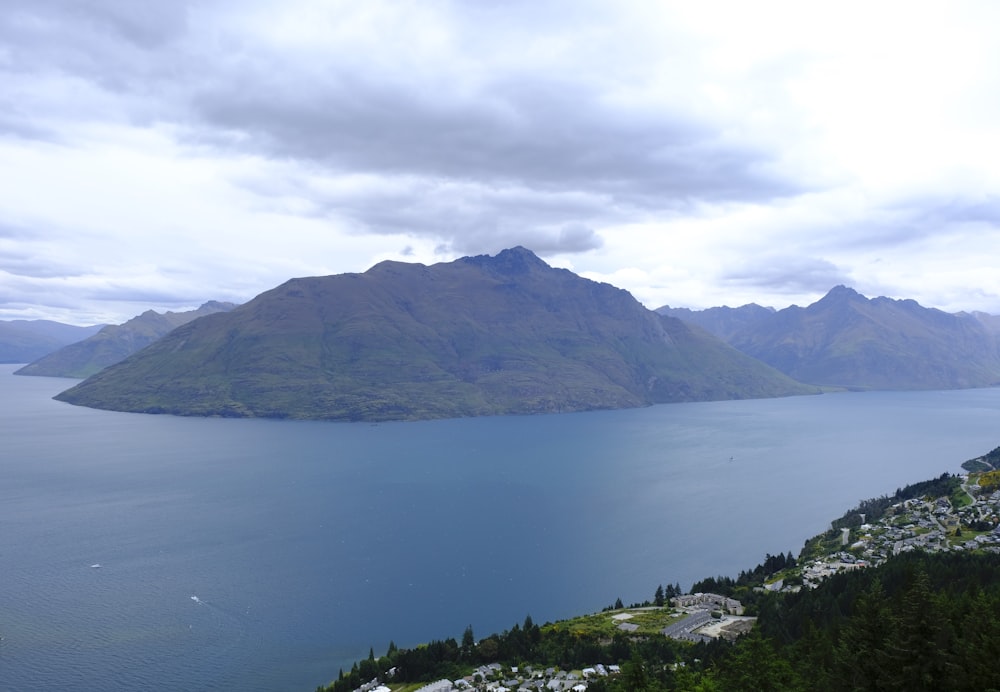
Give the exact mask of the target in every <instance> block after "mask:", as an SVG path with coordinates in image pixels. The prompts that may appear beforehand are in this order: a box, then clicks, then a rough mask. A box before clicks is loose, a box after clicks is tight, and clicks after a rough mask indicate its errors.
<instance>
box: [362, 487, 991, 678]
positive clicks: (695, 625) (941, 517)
mask: <svg viewBox="0 0 1000 692" xmlns="http://www.w3.org/2000/svg"><path fill="white" fill-rule="evenodd" d="M996 473H998V474H1000V472H996ZM954 479H955V480H957V481H958V484H957V486H956V488H955V492H953V493H952V494H951V495H950V496H947V497H944V496H942V497H932V496H931V495H926V496H923V497H917V498H909V499H905V500H901V501H899V502H894V503H891V504H888V505H887V506H885V507H884V509H881V511H880V514H881V516H879V517H878V518H877V519H876V520H871V521H869V517H868V516H866V515H865V514H862V513H858V517H859V519H860V523H858V524H857V525H856V526H847V527H842V528H839V529H831V531H830V532H828V535H827V537H826V538H827V540H826V541H825V542H823V541H821V542H820V543H819V544H818V545H821V546H822V547H823V549H824V550H823V554H821V555H819V556H814V557H810V558H809V559H805V558H804V557H803V558H802V559H800V561H799V562H798V563H797V564H795V565H794V566H791V567H789V568H787V569H784V570H781V572H780V573H779V574H776V575H772V576H771V577H770V578H768V579H767V580H766V582H765V584H764V585H763V586H759V587H756V589H755V590H758V591H771V592H782V591H785V592H794V591H798V590H800V589H803V588H806V589H811V588H815V587H816V586H818V585H819V583H820V582H822V581H824V580H825V579H827V578H829V577H830V576H832V575H834V574H837V573H839V572H844V571H850V570H857V569H864V568H867V567H875V566H878V565H881V564H882V563H884V562H885V561H886V560H889V559H891V558H892V557H893V556H897V555H901V554H903V553H907V552H912V551H915V550H920V551H925V552H928V553H935V552H941V551H984V552H993V553H998V554H1000V488H996V486H995V485H994V484H993V483H992V482H991V483H988V484H986V485H985V486H980V485H979V479H980V475H979V474H970V475H966V476H955V477H954ZM991 481H992V479H991ZM831 536H832V540H831ZM820 538H821V537H817V538H816V539H814V540H818V539H820ZM807 547H808V543H807ZM803 552H804V553H805V551H803ZM619 605H620V604H619ZM744 612H745V608H744V606H743V604H742V603H741V602H740V601H739V600H737V599H735V598H731V597H727V596H723V595H719V594H714V593H692V594H684V595H677V596H674V597H672V598H670V599H669V605H664V606H650V605H648V604H647V605H641V606H633V607H630V608H614V609H609V610H607V611H604V612H602V613H599V614H595V615H592V616H587V617H588V618H606V619H608V620H610V621H611V623H613V626H614V629H615V630H617V631H619V632H622V633H625V634H632V635H634V636H648V633H649V631H650V630H649V626H648V623H649V621H650V617H651V616H652V615H653V614H656V616H657V617H660V618H662V619H663V620H664V621H665V622H667V623H668V624H666V625H665V626H663V627H661V628H657V631H658V632H659V633H660V634H661V635H663V636H665V637H669V638H672V639H676V640H681V641H690V642H699V641H701V642H705V641H709V640H711V639H717V638H723V639H728V640H730V641H732V640H735V639H737V638H738V637H740V636H742V635H744V634H746V633H748V632H749V631H750V630H751V629H752V628H753V626H754V623H755V621H756V618H755V617H752V616H746V615H744ZM637 618H638V619H642V618H645V624H646V626H645V627H643V628H642V630H641V631H640V626H639V625H637V624H635V621H636V619H637ZM620 674H621V668H620V667H619V666H618V665H605V664H600V663H595V664H593V665H592V666H588V667H585V668H582V669H579V670H572V671H565V670H560V669H558V668H554V667H548V668H544V669H543V668H536V667H532V666H521V667H519V666H504V665H501V664H500V663H491V664H489V665H483V666H479V667H478V668H476V669H475V670H474V671H473V672H472V673H471V674H470V675H467V676H465V677H463V678H460V679H457V680H438V681H436V682H433V683H429V684H426V685H424V686H422V687H419V688H416V689H415V690H414V691H413V692H454V691H467V690H468V691H472V690H475V691H476V692H547V691H551V692H568V691H572V692H585V691H586V690H587V689H588V686H589V683H591V682H592V681H593V680H595V679H599V678H608V677H613V676H617V675H620ZM356 692H391V688H390V687H388V686H386V685H384V684H383V683H382V682H380V681H378V680H372V681H370V682H369V683H367V684H366V685H362V686H361V687H360V688H359V689H358V690H356Z"/></svg>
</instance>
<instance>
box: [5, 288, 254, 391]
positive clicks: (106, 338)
mask: <svg viewBox="0 0 1000 692" xmlns="http://www.w3.org/2000/svg"><path fill="white" fill-rule="evenodd" d="M234 307H236V305H235V304H233V303H221V302H219V301H215V300H211V301H209V302H207V303H205V304H203V305H202V306H201V307H199V308H198V309H197V310H188V311H186V312H165V313H162V314H161V313H158V312H155V311H153V310H147V311H146V312H144V313H142V314H141V315H138V316H136V317H133V318H132V319H130V320H129V321H128V322H125V323H124V324H115V325H108V326H106V327H104V328H102V329H101V330H100V331H99V332H97V333H96V334H93V335H92V336H88V337H87V338H85V339H83V340H82V341H77V342H76V343H72V344H69V345H68V346H64V347H63V348H60V349H59V350H57V351H54V352H52V353H48V354H47V355H44V356H41V357H39V358H38V359H37V360H35V361H34V362H32V363H29V364H28V365H26V366H24V367H23V368H21V369H20V370H18V371H16V372H15V373H14V374H15V375H45V376H48V377H77V378H81V379H82V378H85V377H90V376H91V375H93V374H94V373H96V372H99V371H101V370H103V369H104V368H106V367H108V366H109V365H114V364H115V363H118V362H120V361H122V360H125V358H127V357H128V356H130V355H132V354H133V353H135V352H136V351H139V350H140V349H142V348H145V347H146V346H148V345H149V344H151V343H153V342H154V341H156V340H157V339H159V338H160V337H162V336H164V335H166V334H167V333H169V332H170V331H171V330H173V329H175V328H176V327H179V326H181V325H182V324H187V323H188V322H190V321H191V320H194V319H197V318H198V317H202V316H204V315H211V314H213V313H216V312H226V311H229V310H232V309H233V308H234Z"/></svg>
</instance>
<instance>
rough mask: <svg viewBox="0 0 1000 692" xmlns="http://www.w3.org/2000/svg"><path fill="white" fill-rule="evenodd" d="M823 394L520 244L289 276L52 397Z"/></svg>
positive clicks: (245, 409) (314, 403) (596, 398)
mask: <svg viewBox="0 0 1000 692" xmlns="http://www.w3.org/2000/svg"><path fill="white" fill-rule="evenodd" d="M814 391H816V390H815V389H812V388H808V387H804V386H803V385H801V384H799V383H796V382H794V381H792V380H790V379H788V378H787V377H785V376H783V375H780V373H777V372H776V371H774V370H773V369H771V368H770V367H768V366H765V365H763V364H761V363H759V362H757V361H755V360H753V359H751V358H748V357H746V356H745V355H743V354H741V353H739V352H738V351H736V350H735V349H732V348H731V347H729V346H727V345H725V344H723V343H722V342H721V341H719V340H718V339H716V338H715V337H712V336H711V335H709V334H708V333H707V332H703V331H702V330H700V329H692V328H691V327H689V326H688V325H686V324H684V323H683V322H681V321H679V320H676V319H674V318H669V317H664V316H661V315H657V314H656V313H654V312H652V311H650V310H647V309H646V308H645V307H643V306H642V305H641V304H639V303H638V301H636V300H635V298H634V297H632V296H631V294H629V293H628V292H627V291H624V290H623V289H620V288H616V287H614V286H611V285H609V284H602V283H598V282H593V281H590V280H588V279H584V278H582V277H579V276H577V275H576V274H573V273H572V272H570V271H568V270H565V269H555V268H552V267H550V266H549V265H548V264H546V263H545V262H543V261H542V260H541V259H539V258H538V257H537V256H535V255H534V254H533V253H532V252H531V251H530V250H526V249H524V248H512V249H508V250H504V251H502V252H500V253H499V254H497V255H496V256H494V257H490V256H487V255H480V256H476V257H466V258H461V259H458V260H455V261H454V262H447V263H438V264H434V265H430V266H426V265H422V264H409V263H403V262H393V261H386V262H380V263H378V264H376V265H375V266H373V267H372V268H371V269H369V270H368V271H366V272H364V273H348V274H339V275H334V276H329V277H305V278H296V279H291V280H289V281H287V282H285V283H284V284H281V285H280V286H277V287H275V288H273V289H271V290H269V291H266V292H264V293H262V294H261V295H259V296H257V297H256V298H254V299H253V300H251V301H249V302H248V303H245V304H243V305H241V306H239V307H237V308H235V309H234V310H232V311H231V312H228V313H217V314H215V315H209V316H207V317H204V318H202V319H200V320H197V321H196V322H191V323H188V324H186V325H183V326H182V327H179V328H177V329H175V330H174V331H173V332H171V333H170V334H168V335H167V336H166V337H164V338H162V339H160V340H159V341H157V342H156V343H154V344H152V345H150V346H149V347H147V348H146V349H144V350H143V351H141V352H139V353H137V354H134V355H133V356H130V357H129V358H128V359H126V360H125V361H123V362H121V363H119V364H117V365H114V366H111V367H109V368H108V369H106V370H104V371H102V372H101V373H98V374H96V375H94V376H92V377H91V378H89V379H87V380H85V381H84V382H82V383H81V384H79V385H77V386H76V387H74V388H72V389H70V390H67V391H66V392H63V393H62V394H60V395H59V396H58V397H57V398H59V399H61V400H63V401H68V402H70V403H77V404H82V405H89V406H96V407H99V408H114V409H116V410H130V411H146V412H164V413H177V414H182V415H224V416H263V417H294V418H319V419H330V420H408V419H424V418H442V417H457V416H470V415H472V416H475V415H503V414H525V413H554V412H566V411H582V410H591V409H606V408H626V407H634V406H644V405H648V404H651V403H660V402H666V401H692V400H704V399H726V398H748V397H759V396H781V395H789V394H802V393H810V392H814Z"/></svg>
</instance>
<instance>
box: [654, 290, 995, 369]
mask: <svg viewBox="0 0 1000 692" xmlns="http://www.w3.org/2000/svg"><path fill="white" fill-rule="evenodd" d="M659 312H661V313H663V314H671V315H677V316H682V317H683V319H685V320H689V321H690V322H691V323H693V324H698V325H700V326H702V327H703V328H705V329H707V330H709V331H711V332H712V333H714V334H716V335H717V336H719V337H720V338H722V339H724V340H725V341H726V342H727V343H729V344H731V345H732V346H734V347H735V348H738V349H739V350H740V351H743V352H744V353H746V354H748V355H750V356H753V357H754V358H758V359H760V360H762V361H764V362H765V363H768V364H769V365H772V366H774V367H775V368H777V369H778V370H780V371H781V372H783V373H785V374H787V375H789V376H790V377H792V378H794V379H796V380H799V381H801V382H809V383H811V384H816V385H832V386H841V387H849V388H858V389H958V388H965V387H987V386H992V385H995V384H997V383H1000V348H998V341H997V331H996V328H995V325H996V321H995V319H991V318H990V316H988V315H982V314H975V315H970V314H966V313H958V314H950V313H946V312H942V311H941V310H935V309H931V308H925V307H922V306H921V305H919V304H918V303H916V302H915V301H913V300H893V299H890V298H874V299H868V298H866V297H865V296H863V295H861V294H859V293H857V292H856V291H854V290H852V289H850V288H846V287H844V286H837V287H835V288H833V289H832V290H831V291H830V292H829V293H828V294H827V295H826V296H824V297H823V298H822V299H821V300H819V301H817V302H816V303H813V304H812V305H810V306H808V307H805V308H801V307H798V306H792V307H789V308H785V309H784V310H778V311H770V310H767V309H766V308H761V307H760V306H757V305H747V306H743V307H741V308H712V309H710V310H705V311H699V312H691V311H688V313H687V314H684V313H683V312H681V311H678V310H676V309H673V308H669V307H665V308H660V310H659Z"/></svg>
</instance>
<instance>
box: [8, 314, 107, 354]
mask: <svg viewBox="0 0 1000 692" xmlns="http://www.w3.org/2000/svg"><path fill="white" fill-rule="evenodd" d="M103 326H104V325H103V324H95V325H93V326H90V327H77V326H74V325H72V324H63V323H62V322H53V321H51V320H7V321H0V363H30V362H31V361H33V360H36V359H38V358H41V357H42V356H44V355H45V354H46V353H52V351H55V350H57V349H60V348H62V347H63V346H66V345H67V344H71V343H73V342H74V341H80V340H81V339H86V338H87V337H88V336H92V335H93V334H95V333H97V331H98V330H100V329H101V327H103Z"/></svg>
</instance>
